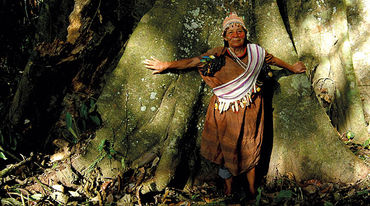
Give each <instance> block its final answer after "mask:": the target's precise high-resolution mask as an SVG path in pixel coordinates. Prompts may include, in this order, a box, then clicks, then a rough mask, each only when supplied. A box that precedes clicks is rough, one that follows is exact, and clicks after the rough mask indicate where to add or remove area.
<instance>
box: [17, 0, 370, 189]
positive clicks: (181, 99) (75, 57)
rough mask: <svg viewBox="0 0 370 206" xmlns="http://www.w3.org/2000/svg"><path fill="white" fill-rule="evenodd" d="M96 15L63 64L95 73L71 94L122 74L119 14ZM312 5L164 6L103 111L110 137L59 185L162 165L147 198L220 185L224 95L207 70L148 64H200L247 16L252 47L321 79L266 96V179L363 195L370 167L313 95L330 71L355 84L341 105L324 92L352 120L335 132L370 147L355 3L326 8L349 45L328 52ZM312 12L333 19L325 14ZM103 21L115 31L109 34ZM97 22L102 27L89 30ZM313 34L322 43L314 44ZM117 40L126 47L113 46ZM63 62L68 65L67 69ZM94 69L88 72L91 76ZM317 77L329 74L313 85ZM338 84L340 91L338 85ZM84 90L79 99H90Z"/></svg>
mask: <svg viewBox="0 0 370 206" xmlns="http://www.w3.org/2000/svg"><path fill="white" fill-rule="evenodd" d="M89 3H90V1H76V2H75V9H74V12H72V14H71V15H70V21H71V25H70V26H69V29H68V38H67V41H68V42H69V43H68V44H67V45H70V48H69V50H68V48H64V47H63V49H64V50H63V49H62V50H61V51H65V52H63V54H65V56H63V58H60V56H58V57H59V59H60V61H56V62H53V64H52V65H53V66H57V65H61V68H59V67H55V68H58V69H57V71H59V72H61V70H63V68H65V70H64V71H67V68H70V65H74V67H75V68H80V70H82V71H84V72H79V73H77V71H73V73H69V76H68V79H67V80H68V81H69V82H72V78H73V77H74V76H76V75H77V74H78V75H77V78H74V79H75V80H79V81H82V80H81V79H84V78H82V77H84V75H83V74H87V73H91V71H95V70H94V69H93V68H100V65H103V66H102V67H103V68H105V69H103V70H101V71H102V72H101V73H104V71H105V70H106V69H107V68H108V67H109V66H115V65H114V63H112V64H110V63H111V62H114V58H115V57H116V56H114V55H113V54H117V53H119V52H118V49H117V48H118V47H119V48H121V47H122V44H123V43H122V39H121V38H120V35H119V34H120V33H119V32H120V30H119V29H117V28H116V26H115V25H116V24H115V23H112V22H111V21H109V20H107V21H106V22H105V19H106V15H108V14H106V15H104V12H103V11H108V10H109V8H110V9H111V8H112V7H110V6H109V5H105V6H106V7H104V6H103V4H102V5H100V2H99V3H97V4H89ZM311 3H312V4H313V3H316V1H309V2H308V3H304V4H303V9H302V10H299V11H297V9H298V8H300V7H294V3H293V2H291V1H289V2H288V3H287V4H284V2H283V1H278V3H277V2H276V1H272V0H265V1H247V2H243V1H238V2H234V3H230V4H226V3H223V2H222V1H216V2H215V1H198V0H197V1H196V0H191V1H182V0H178V1H177V0H175V1H173V0H158V1H156V3H155V5H154V7H153V8H152V9H151V10H150V11H149V12H148V13H147V14H145V15H144V16H143V18H142V19H141V21H140V23H139V24H138V26H137V27H136V29H135V31H134V32H133V33H132V35H131V37H130V39H129V41H128V43H127V46H126V48H125V51H124V53H123V55H122V57H121V58H120V60H119V63H118V65H117V67H116V68H115V69H114V71H113V72H112V73H111V74H110V75H108V76H107V79H106V85H105V87H104V89H103V91H102V93H101V95H100V97H99V100H98V111H99V113H100V115H101V118H102V120H103V127H102V128H101V129H99V130H98V131H97V132H96V136H95V138H94V139H92V140H91V142H90V144H89V145H88V147H87V150H86V153H83V154H78V155H76V156H74V157H73V158H72V160H71V162H70V163H71V164H68V167H63V168H59V170H58V171H56V172H57V173H58V174H59V175H56V176H59V177H62V176H65V175H63V174H71V173H74V172H73V171H77V172H78V173H80V174H82V175H86V176H88V175H89V174H90V172H91V171H92V170H93V169H94V168H100V171H101V173H102V175H103V176H104V177H114V176H117V175H119V174H121V173H122V172H124V171H126V170H128V169H129V168H137V167H141V166H143V165H144V164H147V163H150V162H151V161H153V160H154V159H158V158H159V159H160V160H159V163H158V166H157V167H156V171H155V176H154V178H153V179H150V180H147V181H146V182H144V184H143V186H142V187H141V192H143V193H146V192H149V191H161V190H163V189H164V188H165V187H166V186H167V185H169V184H171V183H173V182H175V181H176V179H184V177H185V179H187V182H185V183H186V184H192V183H194V182H197V181H203V180H205V179H207V178H212V177H214V175H215V174H216V173H215V171H216V170H215V166H214V165H212V164H209V162H208V161H206V160H203V159H202V158H200V157H199V145H200V144H199V143H200V138H201V131H202V128H203V123H204V115H205V111H206V109H207V107H208V101H209V97H210V96H211V95H212V93H211V89H210V88H209V87H208V86H206V85H204V83H203V82H202V80H201V78H200V76H199V74H198V73H197V71H195V69H194V70H190V71H186V72H185V71H176V70H172V71H171V72H168V73H166V74H162V75H152V74H151V71H149V70H147V69H145V68H144V65H143V63H142V61H143V60H144V59H147V58H150V57H151V56H155V57H156V58H158V59H161V60H165V61H171V60H175V59H180V58H186V57H192V56H197V55H200V54H201V53H203V52H205V51H207V50H208V49H210V48H213V47H216V46H220V45H222V43H223V39H222V38H221V25H222V20H223V18H224V17H225V15H226V14H228V13H229V11H230V10H235V11H237V12H238V14H239V15H241V16H245V19H246V25H247V28H248V30H249V31H250V34H249V37H250V39H251V40H252V41H254V42H257V43H259V44H260V45H261V46H263V47H264V48H266V49H267V51H269V52H270V53H272V54H274V55H275V56H277V57H281V58H282V59H284V60H286V61H287V62H289V63H294V62H295V61H297V60H298V59H301V60H303V61H304V62H305V64H306V65H307V67H308V68H309V73H310V74H309V75H305V74H300V75H292V76H288V77H283V76H286V74H287V73H284V72H283V71H280V72H275V84H278V86H277V87H274V89H275V90H274V91H272V88H271V90H266V93H274V97H273V98H272V97H270V98H269V97H268V96H266V105H270V108H267V110H266V111H267V112H266V114H267V115H270V118H268V117H267V121H268V122H267V123H266V130H267V131H266V136H265V141H264V146H263V147H264V148H263V149H264V154H263V159H262V162H261V168H259V169H262V170H263V171H264V172H265V173H267V175H268V179H269V180H272V179H274V178H276V177H277V176H280V175H285V174H286V173H292V174H294V176H295V177H296V179H297V180H305V179H311V178H319V179H322V180H324V181H341V182H343V183H353V182H356V181H358V180H361V179H362V178H364V177H365V176H366V175H367V174H368V171H369V169H368V167H367V166H366V165H365V164H364V163H363V162H362V161H361V160H359V159H358V158H357V157H356V156H355V155H353V154H352V153H351V151H350V150H348V149H346V147H345V145H344V144H343V143H342V142H341V141H340V139H339V135H338V133H337V131H336V129H335V128H334V127H333V126H332V124H331V120H330V119H329V117H328V116H327V114H326V111H325V110H324V109H323V108H322V107H321V106H320V104H319V101H318V99H317V98H316V97H315V96H313V95H312V94H313V90H314V89H315V88H312V87H311V84H312V83H315V82H318V81H319V80H320V78H322V76H319V75H320V72H321V71H325V69H328V67H327V66H328V65H327V64H330V67H333V70H331V71H332V72H334V73H335V74H337V73H338V76H340V77H341V78H342V77H343V79H345V80H347V81H348V82H346V83H345V84H344V86H343V87H340V84H339V83H335V87H333V88H334V91H335V92H333V94H337V93H338V92H339V93H340V94H341V95H340V96H338V95H336V96H335V98H334V96H330V94H331V93H329V89H330V88H329V86H328V87H327V88H326V87H324V86H325V85H323V87H321V89H322V88H325V89H327V91H326V93H327V94H328V95H329V96H328V97H327V98H326V100H330V101H331V102H329V103H332V104H333V105H334V104H335V105H336V109H337V110H340V111H341V112H342V113H340V114H343V115H338V116H340V117H339V118H338V121H337V122H334V123H335V126H338V128H339V129H341V128H343V129H341V132H342V131H347V130H349V129H351V130H354V129H355V128H357V127H355V126H354V125H355V124H354V123H355V122H356V121H359V122H358V125H360V126H359V127H358V130H357V129H356V131H359V132H358V134H361V135H358V134H357V132H356V136H357V135H358V137H359V138H358V139H361V138H362V137H363V136H362V133H361V131H363V128H364V127H363V124H364V118H363V113H361V109H358V108H353V107H352V105H357V104H358V94H359V93H358V90H357V88H356V83H355V84H352V83H353V80H354V79H353V78H354V76H353V72H352V71H353V70H352V69H353V68H352V63H351V57H352V56H351V55H352V54H351V51H350V50H349V48H348V47H346V44H347V43H346V42H348V35H346V32H347V27H346V26H345V25H346V23H343V21H345V18H344V19H343V15H345V14H346V13H345V11H346V9H345V7H344V6H343V2H336V3H333V2H332V1H329V0H328V1H324V3H325V5H326V6H327V7H326V8H327V9H326V10H328V8H330V9H331V10H330V11H331V12H332V13H330V14H333V15H332V17H333V19H332V20H330V24H329V23H327V24H325V26H327V25H328V26H330V27H328V28H333V29H332V30H331V32H338V34H337V36H336V37H335V38H337V40H338V41H335V38H334V37H333V38H331V39H330V40H331V42H330V45H329V46H327V44H326V43H327V41H324V40H323V38H322V37H323V36H325V35H324V34H327V33H325V32H323V31H324V28H326V27H323V26H322V25H321V23H320V21H319V20H317V19H318V18H316V15H314V14H313V13H312V10H311V9H309V8H311V6H312V5H311ZM93 5H95V6H93ZM81 6H82V7H81ZM89 6H91V7H89ZM299 6H301V5H299ZM308 6H310V7H309V8H307V7H308ZM78 8H79V9H78ZM83 8H85V9H86V10H84V9H83ZM89 8H90V9H91V8H95V9H93V11H95V12H92V13H94V15H91V12H87V13H89V14H90V15H87V16H89V17H93V18H91V19H88V18H87V17H86V16H84V14H85V12H84V11H90V10H89ZM99 8H100V9H99ZM102 8H105V9H104V10H103V9H102ZM312 8H315V9H317V10H319V11H323V10H325V9H323V8H322V7H321V6H317V7H316V6H315V7H312ZM334 8H336V11H335V12H334ZM343 8H344V10H343ZM287 11H289V12H287ZM291 11H292V12H293V13H290V12H291ZM314 11H315V12H316V10H314ZM95 14H96V15H95ZM317 15H319V14H317ZM325 15H326V14H325ZM327 16H330V15H329V14H327ZM314 17H315V18H316V19H314ZM324 17H325V18H326V16H323V17H321V18H320V19H322V18H324ZM101 19H103V22H104V23H100V22H99V21H101ZM85 20H86V22H85ZM307 21H308V22H307ZM79 22H82V24H81V26H80V27H75V26H76V25H77V26H78V25H79V24H78V23H79ZM91 22H95V23H94V24H91V25H92V26H89V25H90V23H91ZM109 22H110V23H109ZM72 24H73V25H72ZM95 26H96V27H95ZM306 27H307V28H306ZM86 28H87V30H85V29H86ZM93 28H94V30H92V31H90V30H89V29H93ZM100 29H102V30H100ZM307 30H308V31H310V34H312V35H306V32H307ZM100 32H101V33H100ZM328 33H330V32H328ZM95 34H96V35H97V36H95ZM99 34H101V35H99ZM113 34H115V35H113ZM112 36H113V39H114V40H113V41H108V39H110V38H112ZM325 37H326V36H325ZM104 40H106V41H104ZM106 42H109V43H106ZM117 42H119V43H117ZM115 44H117V45H118V47H116V46H115ZM55 45H59V44H55ZM65 45H66V44H65ZM52 48H58V47H52ZM110 49H112V50H110ZM52 51H54V50H52ZM103 54H104V55H103ZM86 55H87V56H86ZM38 58H41V56H39V57H38ZM62 59H64V60H65V61H62V62H61V60H62ZM58 62H61V63H60V64H58ZM87 62H89V63H87ZM86 64H87V65H88V66H83V65H86ZM334 67H335V70H334ZM53 68H54V67H53ZM315 68H316V70H317V72H316V74H315V75H313V74H314V72H313V71H314V70H315ZM89 69H92V70H89ZM80 70H79V71H80ZM346 71H350V72H349V73H348V72H347V73H346ZM31 72H32V70H30V73H31ZM99 72H100V71H99ZM87 76H88V75H87ZM307 76H308V77H307ZM311 76H313V77H312V78H311ZM26 77H27V76H25V78H26ZM325 78H326V77H325ZM27 79H29V78H26V80H27ZM88 79H91V78H88ZM328 79H329V78H328ZM330 79H331V80H332V81H333V82H336V81H338V79H335V78H334V77H331V78H330ZM26 80H25V82H27V81H26ZM331 80H330V83H331ZM312 81H313V82H312ZM83 82H86V81H83ZM32 83H33V84H35V82H32ZM324 83H325V82H324ZM315 84H316V83H315ZM315 84H314V86H315ZM74 85H79V84H74ZM275 86H276V85H275ZM75 88H77V89H76V90H78V88H79V87H75ZM31 89H32V87H31ZM352 89H353V90H352ZM319 92H321V93H323V92H324V91H321V90H319ZM18 93H19V94H18V95H19V96H20V98H18V99H26V100H27V99H28V100H27V101H30V100H31V98H30V97H29V98H23V97H27V96H21V95H22V90H20V91H19V92H18ZM321 93H318V94H317V96H319V97H320V98H319V99H320V101H321V99H325V98H321V96H320V94H321ZM326 93H325V94H326ZM322 95H323V94H322ZM343 95H345V96H343ZM48 96H50V94H48ZM49 98H50V97H49ZM271 98H272V100H271ZM326 100H325V101H326ZM43 101H45V100H43ZM46 102H47V101H46ZM348 105H350V106H348ZM271 107H272V108H271ZM347 108H348V110H349V111H347ZM361 108H362V107H361ZM331 111H332V110H331ZM11 116H12V117H17V115H11ZM20 117H25V115H23V114H22V115H20ZM20 117H19V118H15V119H16V120H18V123H21V122H22V121H23V119H24V118H20ZM332 117H333V115H332ZM31 122H32V121H31ZM348 122H350V123H348ZM347 123H348V124H347ZM339 125H340V126H339ZM342 125H344V126H343V127H342ZM346 125H350V126H346ZM361 125H362V126H361ZM272 138H273V139H272ZM361 140H363V139H361ZM272 143H273V145H271V144H272ZM109 157H113V158H109ZM157 157H158V158H157ZM187 171H190V172H189V173H187ZM71 176H73V175H71ZM61 182H62V183H65V184H66V185H67V186H68V184H70V182H71V180H65V179H64V180H63V181H61ZM185 183H184V182H183V184H185Z"/></svg>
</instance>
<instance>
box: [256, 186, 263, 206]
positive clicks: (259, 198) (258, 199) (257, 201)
mask: <svg viewBox="0 0 370 206" xmlns="http://www.w3.org/2000/svg"><path fill="white" fill-rule="evenodd" d="M257 193H258V194H257V197H256V206H259V205H260V201H261V196H262V189H261V187H258V189H257Z"/></svg>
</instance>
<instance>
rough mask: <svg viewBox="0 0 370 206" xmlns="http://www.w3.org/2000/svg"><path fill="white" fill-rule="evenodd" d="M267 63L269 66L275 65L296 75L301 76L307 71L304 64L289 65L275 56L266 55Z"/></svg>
mask: <svg viewBox="0 0 370 206" xmlns="http://www.w3.org/2000/svg"><path fill="white" fill-rule="evenodd" d="M265 61H266V63H268V64H271V65H274V66H278V67H280V68H283V69H287V70H289V71H291V72H293V73H295V74H300V73H303V72H305V71H306V66H305V65H304V64H303V62H300V61H299V62H296V63H295V64H293V65H290V64H288V63H286V62H285V61H283V60H281V59H279V58H277V57H274V56H273V55H271V54H268V53H267V54H266V58H265Z"/></svg>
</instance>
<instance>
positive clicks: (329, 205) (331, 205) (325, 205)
mask: <svg viewBox="0 0 370 206" xmlns="http://www.w3.org/2000/svg"><path fill="white" fill-rule="evenodd" d="M324 206H333V203H331V202H327V201H325V203H324Z"/></svg>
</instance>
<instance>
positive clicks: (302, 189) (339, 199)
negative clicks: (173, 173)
mask: <svg viewBox="0 0 370 206" xmlns="http://www.w3.org/2000/svg"><path fill="white" fill-rule="evenodd" d="M345 143H346V145H347V146H348V147H349V148H350V149H351V150H352V151H353V152H354V153H355V154H356V155H357V156H358V157H359V158H361V159H364V160H365V161H366V162H367V163H369V157H370V151H369V148H368V146H364V145H359V144H354V143H352V142H351V141H350V140H345ZM70 157H71V156H70ZM53 158H56V157H55V155H54V156H49V155H43V154H34V155H30V156H29V157H24V158H23V160H21V161H19V162H17V163H14V164H10V165H7V167H6V168H5V169H3V170H2V171H1V172H0V199H1V205H173V206H175V205H294V206H298V205H300V206H303V205H324V206H331V205H368V203H369V197H370V193H369V192H370V190H369V184H368V183H369V180H368V179H367V180H364V182H361V183H358V184H353V185H342V184H338V183H328V182H320V181H319V180H314V179H313V180H308V181H305V182H297V181H295V178H294V176H293V174H288V175H287V176H286V177H281V178H280V179H276V180H275V181H274V182H273V183H272V184H269V185H267V184H265V183H264V181H263V180H262V182H260V183H259V184H258V192H257V196H256V197H255V198H249V195H248V193H247V192H246V190H245V189H244V188H245V184H244V185H243V184H240V183H241V182H243V180H239V181H235V182H237V183H238V182H239V184H235V188H234V189H235V190H234V194H233V195H231V196H224V195H223V184H222V181H221V180H215V181H214V182H207V183H203V184H202V185H197V186H193V187H191V188H186V189H183V188H182V189H179V188H176V187H175V186H174V187H168V188H166V189H165V190H164V191H162V192H152V193H148V194H145V195H143V194H141V193H140V192H139V191H140V187H141V183H142V182H144V181H145V180H147V179H150V178H152V177H153V174H154V171H155V167H156V164H157V162H155V160H154V161H153V162H151V163H150V164H147V165H145V166H143V167H141V168H137V169H135V170H134V169H130V170H127V171H126V172H125V173H123V174H122V176H118V177H117V178H116V179H106V178H103V177H102V176H101V175H100V173H99V171H98V169H96V170H94V171H92V172H91V174H90V175H89V177H88V178H86V177H85V178H84V177H79V178H80V179H79V180H78V181H76V182H74V183H73V186H71V185H68V186H66V185H63V184H54V185H52V186H50V185H47V184H44V183H42V181H40V179H41V175H42V174H43V173H45V171H46V170H51V169H55V168H56V165H57V164H62V163H67V162H68V158H67V159H65V160H58V161H55V159H54V162H51V161H50V160H51V159H52V160H53ZM43 178H44V179H48V178H53V177H52V176H46V177H45V176H44V177H43ZM244 182H245V181H244ZM36 185H38V186H36Z"/></svg>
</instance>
